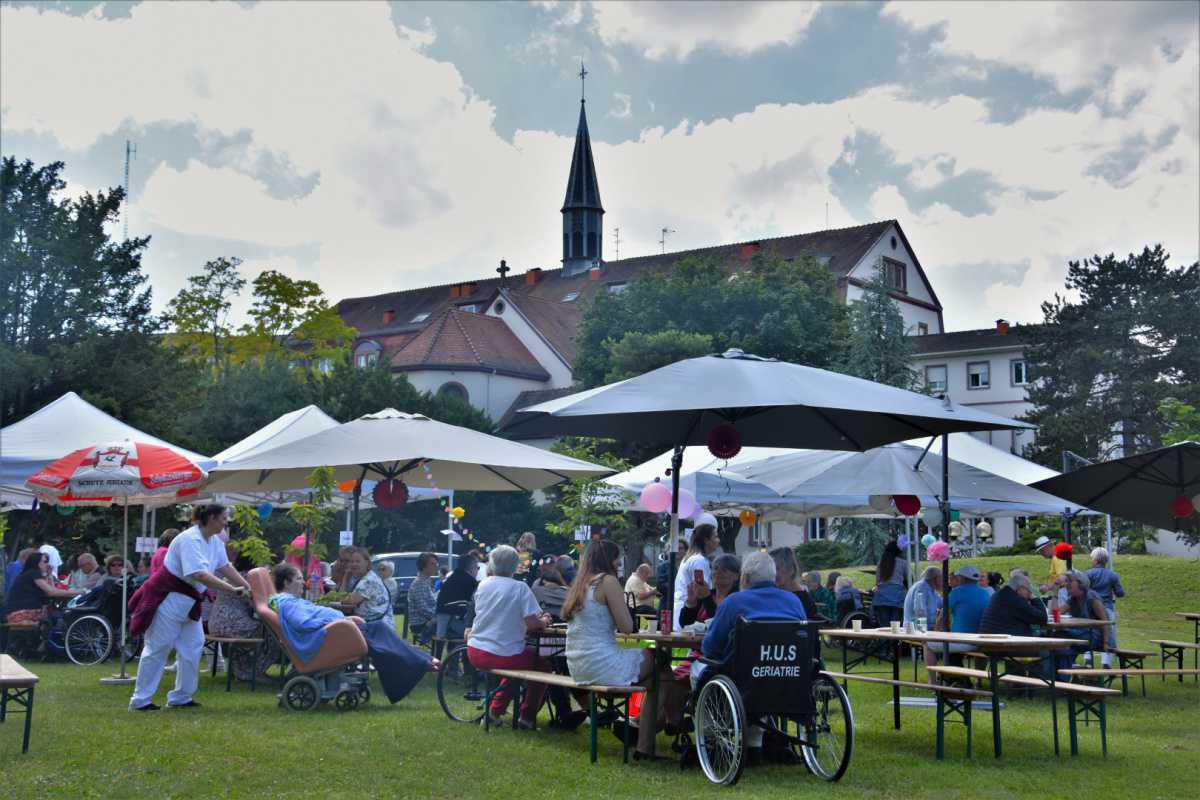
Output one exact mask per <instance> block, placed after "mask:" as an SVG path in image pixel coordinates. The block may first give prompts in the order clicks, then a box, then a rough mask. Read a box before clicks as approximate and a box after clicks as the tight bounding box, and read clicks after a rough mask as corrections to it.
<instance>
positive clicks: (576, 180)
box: [562, 64, 604, 276]
mask: <svg viewBox="0 0 1200 800" xmlns="http://www.w3.org/2000/svg"><path fill="white" fill-rule="evenodd" d="M579 79H580V81H581V86H582V85H583V84H582V82H583V81H585V80H586V79H587V70H586V69H585V68H584V67H583V65H582V64H580V66H579ZM586 104H587V100H586V98H584V97H582V96H581V97H580V99H579V127H578V128H577V129H576V131H575V151H574V153H573V155H572V156H571V175H570V177H569V178H568V179H567V195H566V198H565V199H564V200H563V207H562V220H563V259H562V261H563V275H564V276H566V275H577V274H579V273H580V272H586V271H587V270H588V269H590V268H591V267H592V266H593V265H594V264H599V263H600V261H601V260H602V259H603V255H604V235H603V227H602V226H603V216H604V207H603V206H601V205H600V183H599V181H597V180H596V164H595V162H594V161H593V160H592V140H591V137H590V136H589V135H588V126H587V112H586Z"/></svg>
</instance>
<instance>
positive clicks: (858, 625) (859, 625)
mask: <svg viewBox="0 0 1200 800" xmlns="http://www.w3.org/2000/svg"><path fill="white" fill-rule="evenodd" d="M850 627H851V628H853V629H854V630H856V631H861V630H862V620H861V619H855V620H851V621H850Z"/></svg>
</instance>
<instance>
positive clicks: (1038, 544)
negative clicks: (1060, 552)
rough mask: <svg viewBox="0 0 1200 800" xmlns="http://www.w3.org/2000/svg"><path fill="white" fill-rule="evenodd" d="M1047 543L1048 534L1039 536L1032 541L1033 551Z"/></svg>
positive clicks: (1048, 540) (1048, 539)
mask: <svg viewBox="0 0 1200 800" xmlns="http://www.w3.org/2000/svg"><path fill="white" fill-rule="evenodd" d="M1048 544H1050V537H1049V536H1039V537H1038V538H1037V541H1035V542H1034V543H1033V550H1034V552H1037V551H1038V550H1041V549H1042V548H1043V547H1045V546H1046V545H1048Z"/></svg>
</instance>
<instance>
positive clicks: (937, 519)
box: [921, 508, 942, 528]
mask: <svg viewBox="0 0 1200 800" xmlns="http://www.w3.org/2000/svg"><path fill="white" fill-rule="evenodd" d="M921 519H922V520H923V521H924V522H925V524H926V525H928V526H929V527H931V528H936V527H937V526H938V525H941V524H942V510H941V509H940V508H927V509H925V510H924V511H922V512H921Z"/></svg>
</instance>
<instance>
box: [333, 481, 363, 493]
mask: <svg viewBox="0 0 1200 800" xmlns="http://www.w3.org/2000/svg"><path fill="white" fill-rule="evenodd" d="M357 485H358V481H355V480H349V481H342V482H341V483H339V484H338V485H337V488H338V491H339V492H353V491H354V487H355V486H357Z"/></svg>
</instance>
